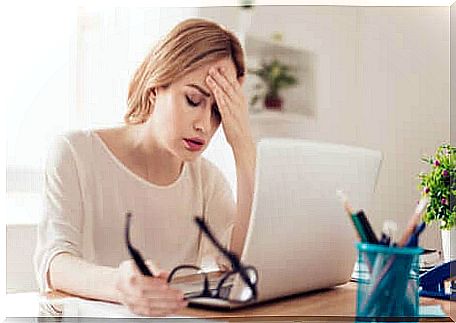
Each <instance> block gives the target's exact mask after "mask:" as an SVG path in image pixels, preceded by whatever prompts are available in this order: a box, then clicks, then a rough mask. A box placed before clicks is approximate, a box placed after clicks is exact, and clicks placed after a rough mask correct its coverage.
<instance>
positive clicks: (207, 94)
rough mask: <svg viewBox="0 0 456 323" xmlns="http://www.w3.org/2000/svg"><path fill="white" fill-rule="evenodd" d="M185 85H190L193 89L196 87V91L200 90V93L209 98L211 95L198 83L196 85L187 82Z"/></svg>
mask: <svg viewBox="0 0 456 323" xmlns="http://www.w3.org/2000/svg"><path fill="white" fill-rule="evenodd" d="M187 86H190V87H193V88H195V89H197V90H198V91H200V92H201V93H203V94H204V95H205V96H206V97H208V98H210V97H211V95H210V94H209V93H208V92H207V91H206V90H204V89H203V88H202V87H200V86H199V85H196V84H187Z"/></svg>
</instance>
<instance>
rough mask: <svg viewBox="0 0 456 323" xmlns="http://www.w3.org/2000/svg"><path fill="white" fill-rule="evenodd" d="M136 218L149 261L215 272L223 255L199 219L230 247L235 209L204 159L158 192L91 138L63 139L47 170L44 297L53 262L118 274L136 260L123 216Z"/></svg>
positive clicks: (42, 228) (135, 230) (39, 255)
mask: <svg viewBox="0 0 456 323" xmlns="http://www.w3.org/2000/svg"><path fill="white" fill-rule="evenodd" d="M127 210H129V211H132V213H133V217H132V221H131V227H130V237H131V241H132V244H133V245H134V246H135V247H136V248H137V249H139V250H140V252H141V253H142V254H143V257H144V258H145V259H151V260H152V261H153V262H154V263H155V264H156V265H157V266H158V267H159V268H161V269H164V270H168V271H169V270H171V269H172V268H174V267H175V266H177V265H181V264H198V265H203V266H208V265H214V256H216V255H219V253H217V252H216V251H215V248H213V247H212V245H211V243H210V242H209V241H208V239H207V238H205V237H203V236H202V235H201V234H200V232H199V230H198V227H197V226H196V224H195V223H194V222H193V216H195V215H199V216H203V217H204V218H205V219H206V221H207V223H208V225H209V226H210V228H212V229H213V232H214V234H215V236H216V237H217V238H219V239H220V240H221V242H222V243H223V244H224V245H226V246H228V245H229V241H230V236H231V230H232V227H233V225H232V221H233V218H234V213H235V202H234V199H233V194H232V191H231V188H230V185H229V184H228V182H227V180H226V179H225V177H224V176H223V174H222V173H221V172H220V170H219V169H218V168H217V167H216V166H215V165H213V164H212V163H210V162H209V161H208V160H206V159H204V158H198V159H197V160H195V161H194V162H192V163H185V164H184V166H183V168H182V172H181V174H180V176H179V178H178V179H177V180H176V181H175V182H174V183H172V184H170V185H168V186H157V185H154V184H152V183H150V182H148V181H146V180H145V179H143V178H141V177H139V176H138V175H136V174H134V173H133V172H132V171H130V170H129V169H128V168H127V167H126V166H125V165H124V164H122V162H121V161H120V160H119V159H117V158H116V157H115V156H114V155H113V153H112V152H111V151H110V150H109V148H108V147H107V146H106V145H105V143H104V142H103V141H102V140H101V138H100V137H99V136H98V135H97V134H96V133H95V132H94V131H92V130H84V131H75V132H70V133H66V134H63V135H61V136H58V137H57V138H56V140H55V142H54V144H53V145H52V146H51V149H50V151H49V155H48V160H47V163H46V174H45V187H44V196H43V210H42V218H41V221H40V224H39V227H38V244H37V247H36V251H35V256H34V265H35V271H36V275H37V280H38V283H39V287H40V290H41V291H48V290H49V288H50V286H49V282H48V281H47V278H46V277H47V272H48V270H49V263H50V261H51V259H52V258H53V257H54V256H55V255H57V254H58V253H61V252H69V253H71V254H73V255H76V256H79V257H82V258H83V259H85V260H87V261H90V262H92V263H95V264H98V265H105V266H112V267H117V266H118V265H119V263H120V262H122V261H124V260H127V259H129V258H130V256H129V254H128V251H127V248H126V243H125V237H124V231H125V220H126V218H125V213H126V211H127Z"/></svg>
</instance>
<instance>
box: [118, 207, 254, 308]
mask: <svg viewBox="0 0 456 323" xmlns="http://www.w3.org/2000/svg"><path fill="white" fill-rule="evenodd" d="M131 216H132V215H131V213H130V212H127V224H126V228H125V237H126V242H127V248H128V251H129V252H130V255H131V256H132V258H133V259H134V261H135V263H136V264H137V266H138V268H139V270H140V271H141V273H142V274H143V275H145V276H154V275H153V273H152V272H151V271H150V270H149V269H148V268H147V266H146V265H145V263H144V260H143V258H142V256H141V254H140V253H139V251H138V250H137V249H135V248H134V247H133V246H132V245H131V242H130V236H129V231H130V218H131ZM194 221H195V222H196V224H197V225H198V227H199V228H200V230H201V231H202V232H203V234H204V235H205V236H206V237H207V238H208V239H209V240H210V241H211V243H212V244H213V245H214V246H215V247H216V248H217V249H218V250H219V251H220V252H221V253H222V255H223V256H224V257H225V258H226V259H228V261H229V262H230V264H231V267H232V270H230V271H227V272H225V273H224V274H223V275H222V276H221V277H220V278H218V280H216V281H215V282H214V281H211V280H210V279H209V276H210V274H209V273H208V272H205V271H203V270H202V269H201V268H200V267H198V266H194V265H180V266H177V267H175V268H174V269H173V270H171V272H170V274H169V276H168V283H170V284H173V285H174V284H175V285H176V286H179V284H180V282H182V281H186V278H190V279H189V280H188V279H187V281H190V286H189V284H188V282H187V283H185V282H184V284H185V286H186V287H190V289H191V291H190V292H189V293H186V294H185V296H184V298H185V299H193V298H201V297H205V298H218V299H224V300H228V301H230V302H235V303H246V302H250V301H253V300H256V298H257V295H258V292H257V284H258V271H257V270H256V268H255V267H253V266H245V265H244V264H242V263H241V261H240V260H239V257H238V256H237V255H236V254H235V253H233V252H231V251H229V250H228V249H226V248H225V247H223V246H222V244H221V243H220V242H219V241H218V240H217V239H216V238H215V236H214V235H213V233H212V232H211V230H210V229H209V227H208V226H207V224H206V223H205V221H204V220H203V219H202V218H201V217H194ZM211 285H212V286H211ZM233 286H236V287H235V289H233V288H234V287H233Z"/></svg>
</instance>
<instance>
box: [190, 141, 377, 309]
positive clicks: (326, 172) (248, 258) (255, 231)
mask: <svg viewBox="0 0 456 323" xmlns="http://www.w3.org/2000/svg"><path fill="white" fill-rule="evenodd" d="M380 163H381V153H380V152H378V151H373V150H369V149H364V148H358V147H350V146H345V145H338V144H329V143H321V142H312V141H307V140H299V139H282V138H281V139H279V138H268V139H263V140H261V141H260V142H259V143H258V145H257V168H256V183H255V186H256V187H255V196H254V200H253V206H252V215H251V219H250V226H249V230H248V233H247V237H246V242H245V245H244V251H243V253H242V258H241V262H242V263H243V264H244V265H252V266H255V267H256V268H257V270H258V277H259V279H258V285H257V289H258V298H257V300H256V301H255V302H254V304H255V303H258V302H264V301H267V300H271V299H275V298H280V297H284V296H289V295H293V294H297V293H302V292H306V291H313V290H318V289H323V288H328V287H333V286H336V285H339V284H344V283H346V282H347V281H349V280H350V276H351V273H352V269H353V265H354V263H355V256H356V255H355V242H356V241H357V240H356V234H355V230H354V227H353V225H352V224H351V222H350V219H349V217H348V216H347V214H346V213H345V212H344V209H343V207H342V205H341V202H340V201H339V199H338V198H337V195H336V191H337V190H343V191H344V192H345V193H346V195H347V196H348V198H349V200H350V202H351V204H352V205H353V206H354V207H355V208H363V209H364V210H369V206H370V202H371V199H372V197H373V192H374V187H375V184H376V180H377V176H378V172H379V168H380ZM369 215H370V214H369V212H368V211H367V216H368V217H369ZM242 285H243V284H242ZM240 286H241V284H240V283H239V282H238V281H236V280H234V281H233V282H232V286H231V287H230V288H231V290H230V293H235V294H239V295H241V294H242V292H243V291H242V288H241V287H240ZM230 298H236V295H233V294H230ZM190 304H191V305H194V306H203V307H211V308H224V309H230V308H238V307H242V306H246V305H252V302H250V303H248V304H239V303H232V302H229V301H226V300H221V299H214V298H195V299H191V300H190Z"/></svg>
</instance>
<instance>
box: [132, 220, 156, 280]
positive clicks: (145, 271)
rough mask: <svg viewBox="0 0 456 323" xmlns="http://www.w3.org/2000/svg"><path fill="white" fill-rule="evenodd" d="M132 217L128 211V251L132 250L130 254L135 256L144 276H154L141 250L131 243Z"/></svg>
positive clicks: (134, 258)
mask: <svg viewBox="0 0 456 323" xmlns="http://www.w3.org/2000/svg"><path fill="white" fill-rule="evenodd" d="M130 218H131V213H130V212H127V225H126V226H125V237H126V240H127V247H128V251H130V255H131V256H132V257H133V260H134V261H135V264H136V266H138V269H139V271H140V272H141V274H143V275H144V276H149V277H154V274H153V273H152V272H151V271H150V269H149V268H148V267H147V266H146V264H145V262H144V259H143V257H142V256H141V254H140V253H139V251H138V250H136V249H135V248H133V246H132V245H131V243H130Z"/></svg>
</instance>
